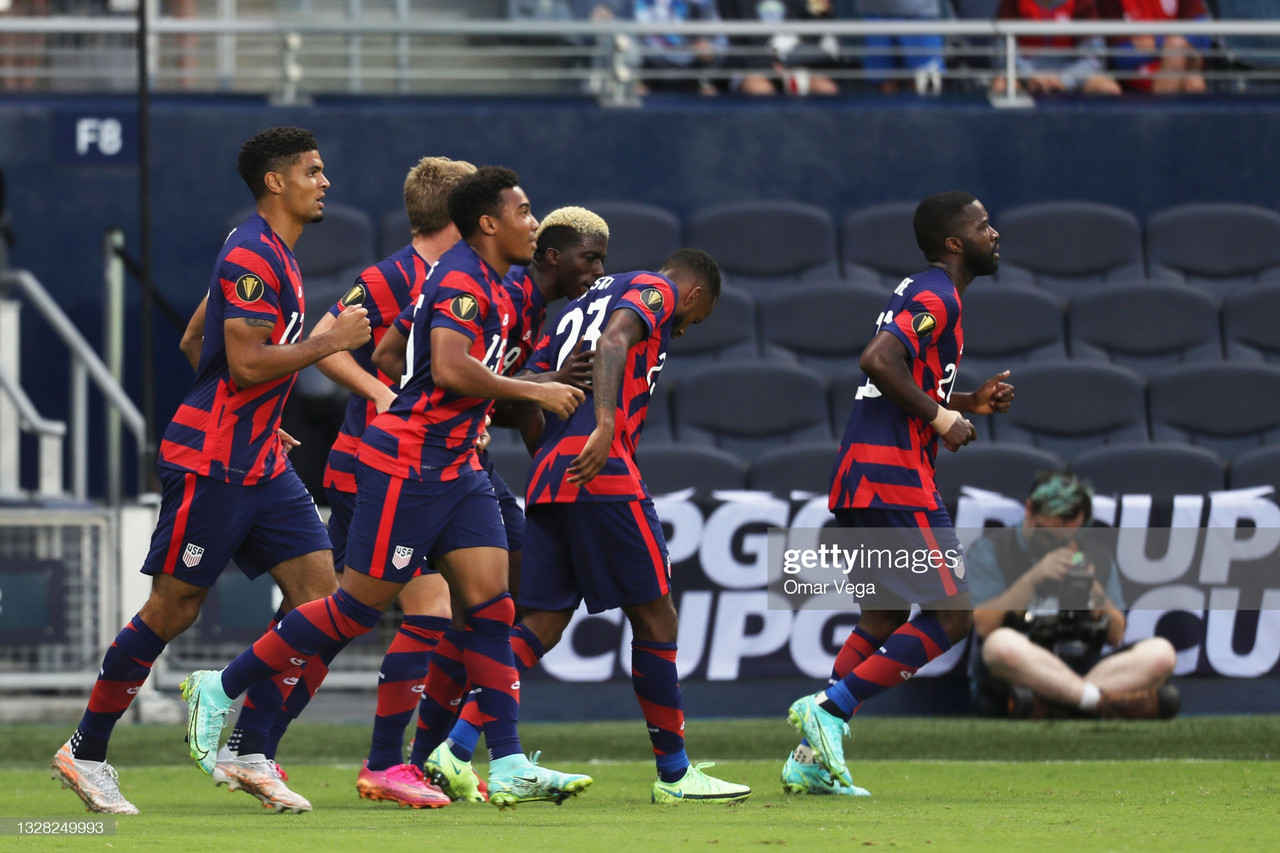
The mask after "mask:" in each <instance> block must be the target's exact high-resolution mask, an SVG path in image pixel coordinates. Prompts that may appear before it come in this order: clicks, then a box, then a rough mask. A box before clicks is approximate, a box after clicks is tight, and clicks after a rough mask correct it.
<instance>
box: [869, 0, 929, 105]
mask: <svg viewBox="0 0 1280 853" xmlns="http://www.w3.org/2000/svg"><path fill="white" fill-rule="evenodd" d="M853 9H854V10H855V11H856V13H857V17H859V18H863V19H864V20H868V21H936V20H939V19H940V18H941V17H942V3H941V0H853ZM865 44H866V53H865V54H864V55H863V57H862V67H863V68H865V69H866V71H867V79H868V80H870V81H871V82H872V83H874V84H875V85H876V86H877V88H879V89H880V91H881V92H884V93H886V94H892V93H894V92H897V91H898V90H899V88H900V87H901V85H902V82H903V81H902V80H901V79H899V78H898V77H896V76H894V72H895V71H897V70H898V69H910V70H911V71H913V72H915V89H916V92H918V93H919V94H922V95H923V94H938V93H939V92H941V91H942V70H943V68H944V67H945V63H944V62H943V59H942V34H941V33H933V34H929V35H913V36H889V35H883V36H867V38H866V40H865ZM894 48H897V50H898V52H896V53H895V52H894Z"/></svg>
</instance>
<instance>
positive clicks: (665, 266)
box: [662, 249, 720, 303]
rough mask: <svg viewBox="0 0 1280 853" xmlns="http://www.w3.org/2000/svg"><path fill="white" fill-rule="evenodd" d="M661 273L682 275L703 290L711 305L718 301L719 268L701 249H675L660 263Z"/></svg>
mask: <svg viewBox="0 0 1280 853" xmlns="http://www.w3.org/2000/svg"><path fill="white" fill-rule="evenodd" d="M662 272H663V273H667V274H669V273H676V274H677V275H679V274H681V273H683V274H684V275H687V276H689V278H690V279H691V280H692V281H693V283H694V284H696V285H698V286H700V287H703V288H705V289H706V291H707V295H708V296H710V297H711V301H712V302H713V303H715V302H719V301H720V267H719V265H718V264H716V262H715V260H714V259H713V258H712V257H711V256H710V255H708V254H707V253H706V252H704V251H702V250H701V249H676V250H675V251H674V252H672V253H671V254H670V255H668V256H667V259H666V260H665V261H663V262H662ZM668 277H670V275H668Z"/></svg>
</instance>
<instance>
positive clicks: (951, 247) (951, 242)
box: [942, 237, 964, 255]
mask: <svg viewBox="0 0 1280 853" xmlns="http://www.w3.org/2000/svg"><path fill="white" fill-rule="evenodd" d="M942 245H944V246H946V248H947V251H948V252H950V253H951V254H953V255H960V254H963V253H964V241H963V240H961V239H960V238H959V237H948V238H947V239H945V240H943V241H942Z"/></svg>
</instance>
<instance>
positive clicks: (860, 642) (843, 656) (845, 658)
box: [800, 626, 880, 747]
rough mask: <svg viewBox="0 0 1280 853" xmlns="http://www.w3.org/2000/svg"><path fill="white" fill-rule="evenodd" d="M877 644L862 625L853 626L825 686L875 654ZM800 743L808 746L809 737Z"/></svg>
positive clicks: (834, 682)
mask: <svg viewBox="0 0 1280 853" xmlns="http://www.w3.org/2000/svg"><path fill="white" fill-rule="evenodd" d="M879 645H880V641H879V640H877V639H876V638H875V637H873V636H871V635H870V634H868V633H867V632H866V631H864V630H862V626H858V627H856V628H854V629H853V631H851V632H850V633H849V637H848V638H847V639H846V640H845V641H844V645H843V646H841V647H840V652H839V654H837V655H836V660H835V663H834V664H832V666H831V677H830V678H828V679H827V686H828V687H830V686H831V685H833V684H839V683H840V681H841V680H842V679H843V678H844V677H845V676H846V675H848V674H849V673H851V672H853V670H854V669H855V668H856V667H857V666H858V664H860V663H862V662H863V661H864V660H866V659H867V658H869V657H871V656H872V655H873V654H875V653H876V648H877V647H878V646H879ZM800 745H801V746H804V747H808V746H809V739H808V738H800Z"/></svg>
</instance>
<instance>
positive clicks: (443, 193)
mask: <svg viewBox="0 0 1280 853" xmlns="http://www.w3.org/2000/svg"><path fill="white" fill-rule="evenodd" d="M475 171H476V167H475V166H473V165H471V164H470V163H468V162H467V161H466V160H451V159H449V158H448V157H423V158H422V159H421V160H419V161H418V164H417V165H416V166H414V167H413V168H412V169H410V170H409V174H408V175H406V176H405V179H404V209H405V211H406V212H407V213H408V214H409V229H410V231H411V232H412V234H413V236H415V237H417V236H426V235H428V234H434V233H436V232H437V231H440V230H442V229H444V228H447V227H448V226H449V223H451V222H452V221H453V220H452V219H450V218H449V192H450V191H451V190H452V189H453V188H454V187H455V186H457V184H458V182H459V181H461V180H462V179H463V178H465V177H466V176H467V175H470V174H473V173H474V172H475Z"/></svg>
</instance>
